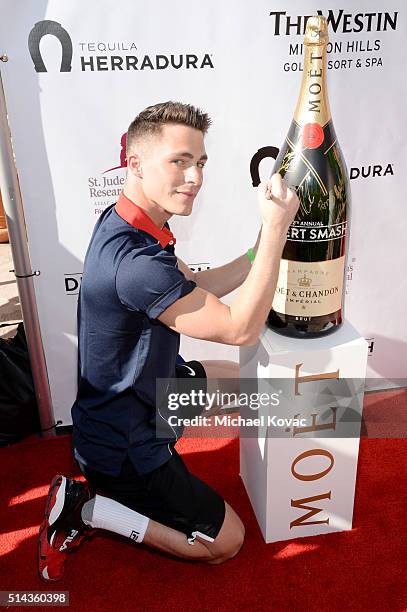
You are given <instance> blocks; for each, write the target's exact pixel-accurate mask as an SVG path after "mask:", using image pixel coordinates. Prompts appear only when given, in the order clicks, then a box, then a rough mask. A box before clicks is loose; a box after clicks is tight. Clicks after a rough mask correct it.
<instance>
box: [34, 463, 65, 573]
mask: <svg viewBox="0 0 407 612" xmlns="http://www.w3.org/2000/svg"><path fill="white" fill-rule="evenodd" d="M59 485H60V486H59ZM57 486H59V490H58V491H57V495H56V498H55V502H54V503H53V500H54V491H55V488H56V487H57ZM65 487H66V478H65V476H61V475H58V476H55V478H54V479H53V480H52V482H51V484H50V489H49V492H48V497H47V501H46V505H45V515H44V519H43V521H42V523H41V526H40V530H39V538H38V573H39V575H40V578H41V579H42V580H44V581H45V582H57V581H58V580H60V579H61V578H62V575H61V576H59V577H58V578H54V579H52V578H49V576H48V572H47V567H48V566H46V567H45V568H44V569H43V570H41V569H40V568H41V562H42V561H44V560H45V559H46V556H45V555H43V554H42V552H41V543H42V541H43V540H44V538H46V537H47V534H46V533H44V531H46V530H47V529H48V526H49V525H52V524H53V523H54V522H55V521H56V520H57V518H58V516H59V515H60V513H61V511H62V508H63V506H64V498H65ZM62 489H63V494H62V495H60V492H61V490H62ZM54 510H55V512H54ZM51 515H52V516H51ZM46 545H47V546H49V544H48V542H47V543H46Z"/></svg>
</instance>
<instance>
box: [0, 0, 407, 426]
mask: <svg viewBox="0 0 407 612" xmlns="http://www.w3.org/2000/svg"><path fill="white" fill-rule="evenodd" d="M198 7H199V8H198ZM317 10H321V11H322V12H323V14H324V15H326V16H328V17H329V18H330V20H331V26H330V40H331V43H332V48H330V53H329V56H328V59H329V62H330V70H329V78H328V83H329V97H330V102H331V109H332V114H333V120H334V125H335V128H336V132H337V135H338V139H339V142H340V145H341V147H342V151H343V153H344V156H345V159H346V161H347V165H348V168H349V171H350V172H351V177H352V180H351V188H352V213H351V243H350V253H349V267H348V282H347V298H346V317H347V318H348V319H349V320H350V321H351V323H352V324H353V325H354V326H355V327H356V328H357V329H359V331H360V333H361V334H362V335H363V336H364V337H365V338H367V339H369V342H370V353H371V354H370V357H369V372H368V375H369V376H373V377H378V378H380V379H381V380H380V385H383V386H384V385H385V384H386V379H391V378H402V377H403V376H404V373H405V364H406V363H407V348H406V342H407V323H406V314H405V313H406V306H405V304H406V297H407V295H406V294H407V280H406V276H405V275H404V270H405V267H406V265H407V250H406V247H405V237H406V235H407V216H406V214H405V202H404V197H405V183H403V180H404V179H403V169H404V168H405V167H406V164H407V150H406V139H405V129H404V127H403V126H404V123H405V108H406V91H407V84H406V81H405V79H404V78H403V75H404V74H405V66H406V62H407V43H406V41H407V26H406V21H405V14H406V10H405V3H404V2H402V0H398V1H390V2H389V1H386V2H385V3H384V2H383V1H382V0H381V1H378V0H358V1H356V2H350V0H343V1H342V0H341V2H339V1H338V0H331V2H326V1H321V2H318V3H315V2H312V1H310V0H284V1H283V0H257V1H256V2H255V3H248V2H245V1H244V0H234V1H231V0H225V1H223V2H218V1H217V0H216V1H215V0H206V1H205V2H203V3H200V4H199V5H193V4H191V2H187V1H186V0H173V2H171V3H166V2H163V1H161V2H159V1H158V0H152V1H151V2H149V3H145V2H141V0H122V2H120V3H115V2H113V1H112V0H87V2H86V3H84V2H81V1H80V0H69V1H68V0H66V1H65V2H61V1H60V0H59V1H56V0H49V1H46V0H25V1H23V0H20V1H19V2H16V1H15V0H2V2H1V22H0V44H1V48H0V52H1V53H6V54H7V55H8V56H9V61H8V63H6V64H2V65H1V73H2V76H3V80H4V87H5V93H6V100H7V105H8V111H9V120H10V125H11V132H12V138H13V146H14V150H15V156H16V162H17V168H18V172H19V179H20V185H21V190H22V196H23V201H24V210H25V217H26V224H27V232H28V240H29V250H30V256H31V262H32V268H33V270H40V271H41V275H40V276H39V277H36V278H35V281H34V282H35V291H36V297H37V302H38V309H39V317H40V322H41V332H42V337H43V342H44V347H45V354H46V360H47V368H48V375H49V380H50V386H51V394H52V399H53V407H54V413H55V417H56V419H60V420H62V421H63V423H64V424H69V423H70V422H71V417H70V407H71V404H72V401H73V399H74V395H75V386H76V302H77V294H78V288H79V283H80V275H81V272H82V266H83V258H84V254H85V251H86V247H87V244H88V241H89V238H90V234H91V231H92V228H93V226H94V223H95V221H96V219H97V217H98V215H99V214H100V212H101V211H102V210H103V209H104V208H105V207H106V206H108V205H109V204H111V203H113V202H115V201H116V199H117V195H118V193H119V191H120V187H121V184H122V182H123V179H124V169H123V168H120V166H121V163H122V160H123V156H122V155H121V154H122V144H121V138H122V135H123V134H124V133H125V132H126V130H127V127H128V124H129V123H130V122H131V120H132V119H133V118H134V117H135V116H136V115H137V114H138V112H139V111H140V110H142V109H143V108H144V107H145V106H148V105H150V104H155V103H157V102H161V101H165V100H170V99H172V100H179V101H182V102H188V103H192V104H195V105H197V106H200V107H201V108H203V109H204V110H205V111H206V112H208V113H209V115H210V116H211V117H212V119H213V126H212V127H211V129H210V131H209V133H208V135H207V138H206V148H207V152H208V155H209V162H208V165H207V167H206V169H205V174H206V177H205V184H204V186H203V188H202V190H201V192H200V195H199V196H198V198H197V200H196V203H195V208H194V211H193V214H192V216H191V217H190V218H188V219H185V218H174V219H173V220H172V222H171V229H172V231H173V232H174V234H175V235H176V237H177V247H178V250H177V253H178V255H179V256H180V257H182V259H184V261H186V262H188V263H189V264H190V266H191V267H192V268H194V269H197V268H198V267H200V268H202V269H205V268H206V267H214V266H217V265H221V264H223V263H225V262H226V261H228V260H231V259H233V258H234V257H236V256H238V255H240V254H241V253H243V252H245V251H246V250H247V248H248V247H249V246H252V244H253V243H254V241H255V238H256V235H257V231H258V227H259V213H258V207H257V203H256V196H255V190H254V188H253V186H252V182H251V176H250V171H249V166H250V160H251V158H252V157H253V155H254V154H255V153H256V151H257V150H258V149H259V148H261V147H264V146H274V147H280V145H281V144H282V142H283V140H284V138H285V135H286V132H287V130H288V128H289V125H290V122H291V118H292V115H293V112H294V107H295V102H296V98H297V95H298V92H299V86H300V81H301V62H302V55H301V49H300V46H301V42H302V39H303V36H302V32H303V26H304V16H305V15H311V14H313V13H315V11H317ZM47 22H56V23H57V24H60V25H59V26H58V25H56V24H55V23H54V24H52V23H47ZM35 24H38V25H37V26H36V28H34V26H35ZM33 28H34V30H33ZM32 30H33V33H32V34H31V38H30V32H31V31H32ZM46 32H48V33H49V34H46ZM41 34H46V35H43V37H42V38H41V40H40V42H39V38H40V35H41ZM55 34H56V35H57V36H56V35H55ZM29 38H30V40H31V47H30V49H31V54H32V57H31V54H30V50H29V44H28V41H29ZM38 42H39V45H38ZM61 43H63V44H61ZM62 48H64V57H63V59H64V62H63V64H64V65H63V71H61V59H62V55H63V53H62ZM70 51H71V52H72V59H71V58H70ZM41 58H42V60H43V62H44V66H43V68H44V69H46V72H41V71H39V70H41V65H40V63H41ZM135 58H136V59H135ZM34 60H35V62H36V68H35V65H34ZM70 60H71V61H70ZM134 66H135V67H136V68H137V69H135V68H134ZM176 66H179V67H178V68H177V67H176ZM272 165H273V160H271V159H268V160H264V161H263V162H262V164H261V167H260V170H261V175H262V176H263V177H266V176H268V174H269V173H270V170H271V168H272ZM403 187H404V189H403ZM231 299H233V295H231V296H228V298H227V301H228V302H230V300H231ZM181 352H182V354H183V356H184V358H186V359H189V358H196V359H204V358H215V359H216V358H228V359H229V358H231V359H236V360H237V358H238V355H237V349H236V348H235V347H226V346H220V345H216V344H211V343H205V342H202V341H196V340H192V339H189V338H185V339H184V340H183V342H182V351H181Z"/></svg>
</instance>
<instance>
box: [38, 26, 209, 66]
mask: <svg viewBox="0 0 407 612" xmlns="http://www.w3.org/2000/svg"><path fill="white" fill-rule="evenodd" d="M47 35H51V36H54V37H55V38H56V39H57V40H58V41H59V42H60V44H61V47H62V60H61V67H60V70H59V71H60V72H71V71H72V58H73V55H74V53H73V44H72V39H71V37H70V35H69V33H68V32H67V30H66V29H65V28H64V27H63V26H62V25H61V24H60V23H58V22H57V21H52V20H50V19H44V20H43V21H39V22H38V23H36V24H35V26H34V27H33V28H32V30H31V32H30V33H29V35H28V50H29V52H30V55H31V59H32V61H33V64H34V68H35V71H36V72H48V70H47V67H46V64H45V61H44V58H43V57H42V53H41V49H40V45H41V41H42V39H43V38H44V36H47ZM77 46H78V48H79V54H78V59H79V62H78V68H79V70H81V71H82V72H101V71H107V70H110V71H115V70H166V69H175V70H178V69H180V68H182V69H184V70H191V69H203V68H213V67H214V66H213V57H212V54H211V53H203V52H201V53H177V54H162V53H161V54H160V53H154V54H151V53H150V54H144V55H142V54H138V55H135V52H136V51H137V46H136V44H135V43H134V42H130V43H124V42H113V43H111V42H100V41H99V42H79V43H78V45H77ZM85 53H86V54H87V55H85ZM75 57H76V56H75ZM45 59H46V58H45Z"/></svg>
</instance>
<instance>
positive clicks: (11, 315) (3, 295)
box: [0, 243, 22, 338]
mask: <svg viewBox="0 0 407 612" xmlns="http://www.w3.org/2000/svg"><path fill="white" fill-rule="evenodd" d="M13 268H14V264H13V258H12V255H11V246H10V244H9V243H5V244H0V324H1V323H16V325H14V326H12V327H0V338H10V337H12V336H14V334H15V333H16V330H17V323H18V321H21V320H22V315H21V307H20V297H19V295H18V289H17V282H16V279H15V276H14V273H13V272H10V270H12V269H13Z"/></svg>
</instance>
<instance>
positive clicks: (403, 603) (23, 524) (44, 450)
mask: <svg viewBox="0 0 407 612" xmlns="http://www.w3.org/2000/svg"><path fill="white" fill-rule="evenodd" d="M401 393H402V394H403V396H404V397H403V398H401V395H400V394H401ZM383 398H387V400H388V401H387V403H386V401H385V400H384V399H383ZM405 398H406V392H404V393H403V392H396V393H395V394H374V395H368V396H367V398H366V408H365V410H366V412H367V409H368V408H369V406H370V407H371V408H372V410H380V411H382V410H383V409H384V408H385V407H386V408H388V405H390V404H391V402H392V401H393V400H395V403H396V407H397V409H398V410H399V409H400V405H401V402H400V400H401V399H403V400H404V402H403V404H404V406H405V405H406V402H405ZM389 402H390V404H389ZM377 414H379V412H377ZM373 421H374V419H373ZM238 444H239V443H238V440H236V439H233V440H231V439H228V440H227V439H212V440H193V439H184V440H181V442H180V443H179V444H178V447H177V448H178V449H179V450H180V452H182V454H183V456H184V458H185V460H186V462H187V464H188V465H189V467H190V469H191V470H192V471H194V472H195V473H196V474H197V475H199V476H200V477H202V478H203V479H205V480H206V481H207V482H208V483H209V484H211V485H212V486H213V487H214V488H216V489H217V490H218V491H219V492H220V493H222V495H223V496H224V497H225V498H226V500H227V501H228V502H229V503H230V504H231V505H232V506H233V507H234V508H235V509H236V511H237V512H238V514H239V515H240V517H241V518H242V520H243V522H244V524H245V526H246V541H245V544H244V547H243V549H242V550H241V552H240V554H239V555H238V556H237V557H236V558H234V559H232V560H230V561H228V562H226V563H225V564H223V565H221V566H206V565H205V564H193V563H189V562H185V561H181V560H174V559H170V558H168V557H165V556H163V555H161V554H159V553H157V552H154V551H151V550H148V549H147V548H145V547H144V546H140V545H137V544H132V543H129V542H127V541H125V540H123V539H121V538H120V537H118V536H115V535H110V534H106V532H103V533H102V532H101V534H100V535H96V536H95V537H94V538H93V539H92V540H91V541H89V542H87V543H85V544H84V546H83V547H82V548H81V549H80V550H79V551H78V552H76V553H74V554H72V555H71V556H70V558H69V560H68V564H67V567H66V574H65V577H64V579H63V580H62V581H61V582H59V583H56V584H54V585H46V584H45V583H43V582H42V581H40V579H39V578H38V577H37V568H36V536H37V531H38V526H39V523H40V521H41V519H42V514H43V510H44V503H45V496H46V493H47V490H48V485H49V482H50V480H51V478H52V477H53V476H54V474H56V473H63V474H66V475H68V476H74V477H76V476H78V475H79V470H78V468H77V467H76V465H75V463H74V461H73V460H72V458H71V455H70V436H61V437H59V438H54V439H48V440H37V439H36V438H35V437H34V436H33V437H32V438H30V439H28V440H26V441H24V442H22V443H20V444H16V445H14V446H11V447H8V448H4V449H1V450H0V478H1V481H0V482H1V491H0V508H1V523H0V590H49V591H56V590H64V591H69V592H70V608H69V609H70V610H84V609H87V608H89V609H93V610H102V611H105V610H116V609H117V610H133V609H140V610H146V611H150V610H151V611H153V610H157V611H158V610H160V611H161V610H163V609H164V610H165V611H168V610H187V611H189V610H191V611H192V610H193V611H194V612H198V611H201V610H211V611H212V610H213V611H217V610H222V611H223V610H225V611H228V610H237V609H250V610H255V611H257V610H259V611H260V610H276V611H285V610H287V611H288V610H290V611H292V610H294V611H296V610H298V611H301V612H303V611H308V610H310V611H311V610H312V611H314V610H318V611H321V610H322V611H325V610H326V611H335V610H344V609H345V610H363V611H364V612H365V611H366V610H369V611H371V610H374V611H376V610H377V611H379V610H380V611H381V610H386V611H387V610H397V611H401V610H406V609H407V582H406V574H407V562H406V550H407V537H406V530H407V527H406V512H407V486H406V483H407V477H406V473H407V453H406V450H407V444H406V440H397V439H363V440H362V441H361V449H360V457H359V469H358V481H357V491H356V502H355V513H354V528H353V530H352V531H350V532H345V533H338V534H328V535H324V536H317V537H313V538H301V539H298V540H294V541H291V542H287V543H284V542H282V543H276V544H268V545H266V544H265V543H264V541H263V538H262V536H261V533H260V530H259V528H258V526H257V522H256V519H255V517H254V514H253V512H252V510H251V506H250V503H249V501H248V498H247V496H246V493H245V490H244V487H243V484H242V482H241V480H240V478H239V476H238V472H239V453H238ZM37 609H38V608H37ZM41 609H42V608H41ZM44 609H45V608H44ZM47 609H48V608H47Z"/></svg>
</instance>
